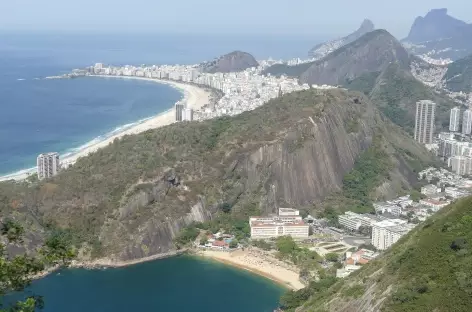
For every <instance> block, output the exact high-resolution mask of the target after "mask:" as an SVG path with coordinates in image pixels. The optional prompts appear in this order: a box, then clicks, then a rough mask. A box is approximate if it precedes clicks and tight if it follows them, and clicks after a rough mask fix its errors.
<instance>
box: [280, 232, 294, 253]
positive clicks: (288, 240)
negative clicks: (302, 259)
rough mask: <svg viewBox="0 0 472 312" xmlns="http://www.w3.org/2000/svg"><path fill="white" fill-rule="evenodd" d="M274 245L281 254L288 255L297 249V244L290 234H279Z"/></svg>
mask: <svg viewBox="0 0 472 312" xmlns="http://www.w3.org/2000/svg"><path fill="white" fill-rule="evenodd" d="M275 245H276V247H277V250H278V251H279V252H280V253H281V254H283V255H288V254H291V253H292V252H293V251H295V250H296V249H297V244H296V243H295V241H294V240H293V238H292V237H291V236H280V237H278V238H277V240H276V242H275Z"/></svg>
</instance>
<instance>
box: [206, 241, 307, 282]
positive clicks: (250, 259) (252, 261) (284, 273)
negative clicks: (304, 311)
mask: <svg viewBox="0 0 472 312" xmlns="http://www.w3.org/2000/svg"><path fill="white" fill-rule="evenodd" d="M198 255H201V256H203V257H208V258H210V259H214V260H216V261H219V262H222V263H225V264H228V265H232V266H235V267H238V268H241V269H245V270H248V271H250V272H253V273H255V274H258V275H261V276H264V277H266V278H269V279H271V280H273V281H275V282H277V283H279V284H282V285H284V286H285V287H288V288H291V289H295V290H298V289H302V288H304V287H305V285H303V284H302V283H301V282H300V280H299V278H298V277H299V274H298V273H297V272H296V271H295V270H293V271H292V270H290V269H288V268H286V267H282V266H280V265H277V263H276V261H270V260H268V259H267V258H264V257H260V256H259V255H258V254H257V252H255V251H254V250H252V251H251V250H244V251H243V250H238V251H233V252H225V251H213V250H204V251H203V250H202V251H199V252H198Z"/></svg>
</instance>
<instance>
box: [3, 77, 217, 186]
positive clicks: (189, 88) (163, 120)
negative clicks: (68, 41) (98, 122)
mask: <svg viewBox="0 0 472 312" xmlns="http://www.w3.org/2000/svg"><path fill="white" fill-rule="evenodd" d="M93 77H104V78H108V79H135V80H145V81H152V82H156V83H160V84H167V85H170V86H172V87H174V88H177V89H179V90H181V91H182V92H183V95H184V98H183V99H182V100H183V101H184V102H186V103H187V107H189V108H192V109H194V110H198V109H200V108H202V107H203V106H204V105H206V104H208V102H209V97H210V93H209V92H208V91H206V90H204V89H202V88H199V87H197V86H194V85H190V84H185V83H180V82H174V81H167V80H158V79H152V78H141V77H124V76H93ZM84 79H86V78H84ZM173 122H175V115H174V110H173V108H169V109H168V110H167V111H165V112H163V113H160V114H158V115H156V116H153V117H150V118H148V119H146V120H144V121H142V122H140V123H137V124H135V125H132V126H131V127H130V128H128V129H124V130H123V131H121V132H118V133H116V134H114V135H112V136H110V137H107V138H106V139H104V140H100V141H98V140H97V141H95V140H94V141H92V142H90V143H89V144H86V145H84V146H83V147H82V148H80V150H78V151H77V152H74V153H72V154H69V155H66V156H65V157H62V155H61V163H62V165H63V166H69V165H71V164H73V163H75V162H76V161H77V159H78V158H80V157H83V156H87V155H88V154H90V153H93V152H95V151H97V150H98V149H100V148H102V147H105V146H107V145H108V144H110V143H111V142H113V140H115V139H117V138H121V137H123V136H124V135H129V134H137V133H141V132H144V131H147V130H149V129H155V128H159V127H163V126H167V125H169V124H171V123H173ZM51 152H53V151H51ZM34 172H36V167H33V168H29V169H24V170H21V171H18V172H15V173H12V174H9V175H6V176H2V177H0V181H5V180H11V179H13V180H23V179H26V178H27V177H28V175H29V174H31V173H34Z"/></svg>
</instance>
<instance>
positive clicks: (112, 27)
mask: <svg viewBox="0 0 472 312" xmlns="http://www.w3.org/2000/svg"><path fill="white" fill-rule="evenodd" d="M405 6H408V9H407V10H405ZM442 7H447V8H448V9H449V14H450V15H452V16H454V17H456V18H458V19H462V20H465V21H466V22H470V21H471V18H472V16H470V14H468V12H471V11H472V3H466V2H465V1H462V0H452V1H445V0H433V1H424V0H422V1H415V2H412V1H408V2H407V1H405V0H400V1H396V2H393V3H380V2H378V1H374V0H364V1H362V2H361V3H359V1H358V2H352V1H348V0H338V1H331V2H325V3H315V2H314V1H308V0H295V1H292V2H290V5H286V4H285V3H282V2H280V3H278V1H268V0H260V1H257V2H254V1H251V2H250V1H248V0H241V1H240V2H239V3H238V4H237V5H232V6H225V5H221V2H219V1H216V0H202V1H199V2H198V3H197V2H194V1H189V0H180V1H173V2H170V3H155V2H153V1H150V0H136V1H134V2H133V5H130V4H129V2H125V1H123V0H118V1H111V0H103V1H100V2H97V1H91V0H83V1H80V2H68V1H67V2H65V1H59V0H45V1H40V2H38V1H34V0H23V1H10V2H5V3H3V4H2V6H1V9H0V31H62V32H67V31H84V32H90V31H92V32H96V31H100V32H110V31H113V32H145V33H148V32H151V33H223V34H225V33H228V34H273V35H283V34H300V35H313V36H316V35H325V36H340V35H345V34H347V33H349V32H352V31H353V30H355V29H356V28H357V27H359V25H360V23H361V22H362V20H363V19H364V18H369V19H371V20H372V21H373V22H374V24H375V25H376V27H377V28H383V29H387V30H388V31H389V32H391V33H392V34H393V35H395V36H396V37H398V38H399V39H401V38H404V37H405V36H406V35H407V34H408V31H409V29H410V27H411V25H412V24H413V21H414V19H415V18H416V17H417V16H424V15H425V14H426V13H427V12H428V11H429V10H431V9H435V8H442ZM51 8H53V9H51ZM248 8H251V9H250V10H248ZM340 8H343V10H340ZM261 12H262V13H263V14H261ZM105 13H106V14H105Z"/></svg>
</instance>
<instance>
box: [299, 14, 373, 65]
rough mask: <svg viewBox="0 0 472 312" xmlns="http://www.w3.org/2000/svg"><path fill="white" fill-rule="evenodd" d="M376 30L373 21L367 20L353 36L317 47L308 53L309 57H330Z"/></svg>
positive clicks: (317, 58)
mask: <svg viewBox="0 0 472 312" xmlns="http://www.w3.org/2000/svg"><path fill="white" fill-rule="evenodd" d="M374 29H375V26H374V23H372V21H371V20H368V19H365V20H364V21H363V22H362V24H361V26H360V27H359V29H357V30H356V31H355V32H353V33H352V34H350V35H347V36H345V37H342V38H339V39H335V40H331V41H328V42H324V43H320V44H318V45H316V46H315V47H313V48H312V49H311V50H310V51H309V52H308V57H310V58H314V59H316V60H319V59H321V58H323V57H325V56H326V55H328V54H329V53H331V52H333V51H334V50H337V49H339V48H340V47H342V46H344V45H346V44H349V43H351V42H353V41H355V40H357V39H359V38H360V37H362V36H363V35H365V34H366V33H368V32H371V31H373V30H374Z"/></svg>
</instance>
